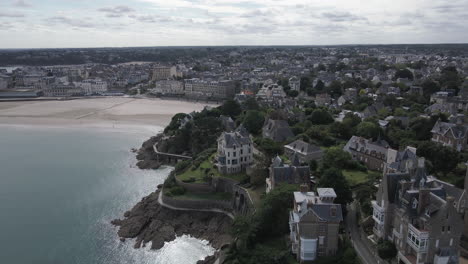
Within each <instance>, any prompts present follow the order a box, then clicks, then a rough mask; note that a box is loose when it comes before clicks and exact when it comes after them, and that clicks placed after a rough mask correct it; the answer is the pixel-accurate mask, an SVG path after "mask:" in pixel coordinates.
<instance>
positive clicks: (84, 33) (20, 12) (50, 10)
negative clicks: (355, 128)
mask: <svg viewBox="0 0 468 264" xmlns="http://www.w3.org/2000/svg"><path fill="white" fill-rule="evenodd" d="M467 32H468V0H452V1H441V0H433V1H428V0H410V1H407V0H406V1H405V0H393V1H378V0H361V1H358V0H329V1H318V0H288V1H280V0H254V1H246V0H239V1H234V0H210V1H209V0H193V1H188V0H170V1H167V0H166V1H163V0H127V1H122V0H116V1H111V0H95V1H91V0H81V1H76V0H41V1H38V0H0V39H1V41H0V48H75V47H76V48H82V47H138V46H217V45H339V44H400V43H403V44H412V43H418V44H425V43H428V44H429V43H468V34H467Z"/></svg>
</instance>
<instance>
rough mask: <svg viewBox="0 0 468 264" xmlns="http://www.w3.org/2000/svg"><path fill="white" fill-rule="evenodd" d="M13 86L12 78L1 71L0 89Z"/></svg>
mask: <svg viewBox="0 0 468 264" xmlns="http://www.w3.org/2000/svg"><path fill="white" fill-rule="evenodd" d="M11 86H12V78H11V76H8V75H3V74H1V73H0V90H3V89H8V88H10V87H11Z"/></svg>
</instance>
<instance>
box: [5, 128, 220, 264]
mask: <svg viewBox="0 0 468 264" xmlns="http://www.w3.org/2000/svg"><path fill="white" fill-rule="evenodd" d="M146 137H147V135H143V134H135V133H121V132H112V131H106V130H89V131H88V130H84V129H81V130H78V129H52V128H31V127H29V128H28V127H3V126H0V263H9V264H23V263H24V264H55V263H57V264H59V263H60V264H62V263H63V264H72V263H80V264H95V263H96V264H99V263H102V264H104V263H112V264H114V263H115V264H119V263H138V264H145V263H148V264H149V263H151V264H152V263H161V264H176V263H177V264H179V263H195V262H196V261H197V260H198V259H202V258H204V257H205V256H206V255H208V254H211V253H213V248H211V247H210V246H209V245H207V242H206V241H199V240H196V239H194V238H190V237H187V236H184V237H181V238H178V239H177V240H176V241H174V242H172V243H168V244H166V246H165V247H164V248H163V249H161V250H158V251H152V250H149V249H147V248H143V249H133V241H129V240H127V242H125V243H122V242H120V241H119V240H118V237H117V234H116V232H117V230H116V228H115V227H113V226H112V225H111V224H110V221H111V220H112V219H114V218H118V217H121V216H122V215H123V213H124V212H125V211H126V210H128V209H130V208H131V207H132V206H133V205H134V204H136V203H137V202H138V201H139V200H141V198H142V197H144V196H145V195H147V194H149V193H151V192H152V191H154V190H155V189H156V186H157V185H158V184H160V183H162V182H163V181H164V178H165V177H166V176H167V174H168V173H169V171H170V168H163V169H160V170H157V171H141V170H139V169H137V168H135V167H134V164H135V157H134V155H135V154H133V153H131V152H130V149H131V148H132V147H138V146H139V145H140V144H141V142H142V141H143V140H144V139H145V138H146Z"/></svg>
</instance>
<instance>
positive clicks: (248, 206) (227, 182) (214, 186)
mask: <svg viewBox="0 0 468 264" xmlns="http://www.w3.org/2000/svg"><path fill="white" fill-rule="evenodd" d="M176 182H177V184H178V185H179V186H182V187H184V188H185V189H186V190H187V191H189V192H191V193H198V194H200V193H211V192H228V193H231V194H232V198H231V201H213V202H216V203H215V204H214V207H212V208H216V209H221V208H220V206H223V208H225V209H222V210H226V211H229V212H232V213H233V214H247V213H249V212H251V211H252V209H253V208H254V206H253V202H252V200H251V198H250V196H249V194H248V192H247V191H246V190H245V189H244V188H243V187H241V186H240V185H239V183H238V182H237V181H236V180H233V179H229V178H223V177H217V178H212V179H211V182H210V183H187V182H182V181H180V180H179V179H177V177H176ZM166 197H167V196H166ZM167 198H170V197H167ZM172 200H176V201H170V202H174V203H178V202H181V201H185V200H178V199H172ZM187 201H188V203H187V204H186V205H189V206H192V205H193V206H195V208H192V207H184V208H190V209H210V207H209V206H210V202H212V201H211V200H201V201H197V200H187ZM217 202H221V203H222V204H224V205H220V204H218V203H217ZM198 203H203V205H198ZM168 204H169V203H168ZM206 204H207V205H206ZM226 204H229V208H228V207H226ZM173 206H175V207H179V206H177V205H173ZM199 206H203V208H201V207H199ZM212 208H211V209H212Z"/></svg>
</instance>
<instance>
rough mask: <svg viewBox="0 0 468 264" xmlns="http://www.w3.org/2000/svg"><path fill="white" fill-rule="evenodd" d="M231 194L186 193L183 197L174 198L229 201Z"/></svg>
mask: <svg viewBox="0 0 468 264" xmlns="http://www.w3.org/2000/svg"><path fill="white" fill-rule="evenodd" d="M231 197H232V194H231V193H226V192H216V193H200V194H199V193H189V192H186V193H185V194H183V195H177V196H174V198H177V199H187V200H225V201H229V200H231Z"/></svg>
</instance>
